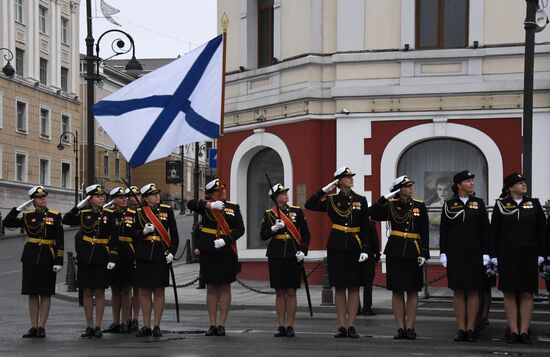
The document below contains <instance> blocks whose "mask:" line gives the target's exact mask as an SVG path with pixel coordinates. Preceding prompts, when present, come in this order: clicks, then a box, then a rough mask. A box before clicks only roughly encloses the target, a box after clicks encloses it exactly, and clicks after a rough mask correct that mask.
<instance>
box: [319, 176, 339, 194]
mask: <svg viewBox="0 0 550 357" xmlns="http://www.w3.org/2000/svg"><path fill="white" fill-rule="evenodd" d="M337 184H338V180H337V179H336V180H334V181H332V182H331V183H329V184H328V185H326V186H325V187H323V192H325V193H327V192H330V191H332V190H334V189H335V188H336V185H337Z"/></svg>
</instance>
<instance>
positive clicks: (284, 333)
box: [273, 326, 286, 337]
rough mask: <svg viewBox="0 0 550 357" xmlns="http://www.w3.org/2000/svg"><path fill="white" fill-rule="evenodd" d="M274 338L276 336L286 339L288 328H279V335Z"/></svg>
mask: <svg viewBox="0 0 550 357" xmlns="http://www.w3.org/2000/svg"><path fill="white" fill-rule="evenodd" d="M273 336H275V337H285V336H286V328H285V327H284V326H279V327H278V328H277V333H276V334H275V335H273Z"/></svg>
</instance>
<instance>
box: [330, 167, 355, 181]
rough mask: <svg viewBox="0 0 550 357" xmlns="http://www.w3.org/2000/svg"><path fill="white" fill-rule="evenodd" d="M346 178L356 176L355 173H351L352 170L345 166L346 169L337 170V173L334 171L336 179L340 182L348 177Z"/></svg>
mask: <svg viewBox="0 0 550 357" xmlns="http://www.w3.org/2000/svg"><path fill="white" fill-rule="evenodd" d="M346 176H351V177H353V176H355V173H353V172H352V171H351V169H350V168H349V167H347V166H344V167H340V168H339V169H337V170H336V171H334V178H335V179H337V180H339V179H341V178H342V177H346Z"/></svg>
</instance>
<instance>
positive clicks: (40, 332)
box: [36, 327, 46, 338]
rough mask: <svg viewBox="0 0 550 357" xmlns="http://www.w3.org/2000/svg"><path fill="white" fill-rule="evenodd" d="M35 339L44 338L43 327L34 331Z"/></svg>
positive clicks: (44, 331)
mask: <svg viewBox="0 0 550 357" xmlns="http://www.w3.org/2000/svg"><path fill="white" fill-rule="evenodd" d="M36 337H38V338H45V337H46V330H45V329H44V327H39V328H38V330H37V331H36Z"/></svg>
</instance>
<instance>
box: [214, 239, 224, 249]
mask: <svg viewBox="0 0 550 357" xmlns="http://www.w3.org/2000/svg"><path fill="white" fill-rule="evenodd" d="M214 247H216V249H220V248H223V247H225V241H224V240H223V239H221V238H220V239H215V240H214Z"/></svg>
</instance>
